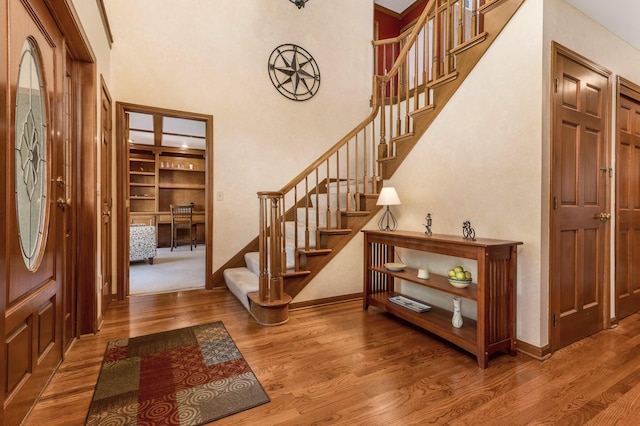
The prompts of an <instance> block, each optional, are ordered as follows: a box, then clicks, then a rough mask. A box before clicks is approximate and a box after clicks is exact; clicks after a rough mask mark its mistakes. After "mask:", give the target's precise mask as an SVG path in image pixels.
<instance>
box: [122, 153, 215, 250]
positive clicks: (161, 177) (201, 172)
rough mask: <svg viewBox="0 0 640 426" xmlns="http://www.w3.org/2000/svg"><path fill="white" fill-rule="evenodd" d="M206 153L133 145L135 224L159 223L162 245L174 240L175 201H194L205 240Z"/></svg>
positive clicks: (131, 194) (200, 239)
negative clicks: (172, 231)
mask: <svg viewBox="0 0 640 426" xmlns="http://www.w3.org/2000/svg"><path fill="white" fill-rule="evenodd" d="M205 168H206V166H205V153H204V151H203V150H198V149H181V148H171V147H159V146H149V145H139V144H131V145H130V149H129V207H130V211H129V212H130V220H131V223H143V224H147V225H149V224H151V225H155V226H156V228H157V237H158V239H157V241H158V246H159V247H162V246H169V245H170V241H171V230H170V224H171V214H170V209H169V206H170V205H171V204H182V203H194V212H195V214H194V221H195V222H196V224H197V225H196V227H197V241H198V242H199V243H204V217H205V214H204V211H205V191H206V189H205V188H206V186H205V182H206V180H205V179H206V172H205Z"/></svg>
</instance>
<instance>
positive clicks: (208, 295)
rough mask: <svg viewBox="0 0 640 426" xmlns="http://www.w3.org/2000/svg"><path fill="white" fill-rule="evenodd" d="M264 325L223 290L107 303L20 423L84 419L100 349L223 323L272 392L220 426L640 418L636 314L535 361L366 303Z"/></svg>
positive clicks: (626, 421)
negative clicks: (476, 353)
mask: <svg viewBox="0 0 640 426" xmlns="http://www.w3.org/2000/svg"><path fill="white" fill-rule="evenodd" d="M290 316H291V319H290V321H289V322H288V323H287V324H285V325H283V326H278V327H261V326H259V325H257V324H256V323H255V321H254V320H253V319H252V318H251V317H250V315H249V314H248V312H247V311H246V310H245V309H244V308H243V307H242V306H241V305H240V303H239V302H238V301H237V300H236V299H235V298H234V297H233V296H232V295H231V294H230V293H228V292H227V291H226V290H213V291H208V290H195V291H186V292H181V293H172V294H161V295H150V296H137V297H132V298H130V299H128V300H124V301H119V302H115V303H112V304H111V306H110V308H109V310H108V311H107V313H106V316H105V323H104V325H103V327H102V330H101V331H100V332H99V333H98V334H96V335H92V336H83V337H82V338H80V339H79V340H78V341H76V342H75V343H74V345H73V346H72V348H71V349H70V351H69V352H68V354H67V356H66V359H65V361H64V362H63V364H62V365H61V366H60V368H59V370H58V372H57V373H56V374H55V376H54V378H53V379H52V381H51V383H50V384H49V386H48V387H47V388H46V389H45V391H44V393H43V394H42V396H41V398H40V401H39V402H38V403H37V404H36V406H35V407H34V409H33V411H32V412H31V414H30V415H29V417H28V418H27V419H26V420H25V422H24V424H25V425H47V426H54V425H65V426H69V425H82V424H83V423H84V418H85V416H86V413H87V410H88V407H89V403H90V401H91V397H92V395H93V389H94V386H95V383H96V380H97V376H98V372H99V369H100V365H101V362H102V356H103V354H104V350H105V346H106V344H107V342H108V341H110V340H114V339H117V338H122V337H133V336H140V335H144V334H149V333H155V332H159V331H163V330H169V329H175V328H180V327H186V326H189V325H193V324H200V323H205V322H210V321H217V320H221V321H223V322H224V324H225V326H226V327H227V329H228V331H229V333H230V334H231V337H232V338H233V340H234V341H235V342H236V345H237V346H238V348H239V349H240V351H241V352H242V354H243V355H244V357H245V358H246V360H247V361H248V362H249V365H250V366H251V367H252V369H253V371H254V372H255V374H256V376H257V377H258V379H259V380H260V382H261V383H262V385H263V386H264V388H265V390H266V391H267V393H268V394H269V397H270V398H271V402H270V403H268V404H265V405H262V406H259V407H257V408H254V409H251V410H248V411H244V412H242V413H238V414H235V415H233V416H230V417H227V418H224V419H222V420H219V421H218V422H216V423H215V424H216V425H321V424H327V425H424V424H438V425H441V424H447V425H468V424H473V425H509V426H512V425H530V424H531V425H533V424H548V425H581V424H590V425H611V424H617V425H637V424H638V422H639V419H640V315H639V314H635V315H632V316H631V317H628V318H626V319H624V320H622V321H621V322H620V325H619V326H618V327H617V328H615V329H612V330H606V331H603V332H600V333H598V334H597V335H595V336H592V337H589V338H587V339H584V340H582V341H580V342H578V343H576V344H574V345H572V346H570V347H567V348H565V349H563V350H560V351H558V352H556V353H555V354H554V355H553V356H552V357H551V358H550V359H548V360H545V361H538V360H535V359H532V358H529V357H527V356H526V355H522V354H518V355H517V356H515V357H512V356H510V355H507V354H504V355H499V356H497V357H494V358H492V359H491V361H490V362H489V368H488V369H486V370H482V369H480V368H478V365H477V363H476V360H475V358H474V357H473V356H471V355H469V354H467V353H466V352H464V351H462V350H460V349H457V348H456V347H455V346H452V345H450V344H448V343H446V342H444V341H441V340H439V339H437V338H435V337H433V336H432V335H430V334H428V333H426V332H423V331H421V330H419V329H417V328H415V327H413V326H411V325H408V324H407V323H404V322H402V321H400V320H397V319H395V318H393V317H390V316H387V315H386V314H384V313H381V312H380V311H378V310H376V309H374V308H370V309H369V311H363V310H362V304H361V302H360V301H352V302H345V303H340V304H334V305H328V306H324V307H317V308H308V309H301V310H296V311H292V312H291V315H290Z"/></svg>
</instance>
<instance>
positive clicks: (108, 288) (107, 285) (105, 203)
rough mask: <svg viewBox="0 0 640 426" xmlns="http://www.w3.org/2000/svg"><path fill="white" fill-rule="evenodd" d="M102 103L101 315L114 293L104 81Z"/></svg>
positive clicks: (108, 126)
mask: <svg viewBox="0 0 640 426" xmlns="http://www.w3.org/2000/svg"><path fill="white" fill-rule="evenodd" d="M101 104H102V112H101V117H102V144H101V157H100V160H101V161H100V165H101V168H102V170H101V187H102V188H101V193H100V196H101V198H102V240H101V247H100V252H101V260H102V262H101V263H102V307H101V317H102V316H103V315H104V313H105V312H106V310H107V307H108V306H109V303H111V298H112V295H113V284H112V279H111V277H112V275H113V274H112V272H111V271H112V264H111V207H112V204H113V202H112V201H113V198H112V192H111V186H112V185H111V179H112V177H113V174H112V154H111V149H112V142H111V141H112V139H111V137H112V136H111V134H112V131H111V129H112V126H111V122H112V120H111V112H112V111H111V96H110V95H109V92H108V91H107V88H106V86H105V84H104V82H103V84H102V91H101Z"/></svg>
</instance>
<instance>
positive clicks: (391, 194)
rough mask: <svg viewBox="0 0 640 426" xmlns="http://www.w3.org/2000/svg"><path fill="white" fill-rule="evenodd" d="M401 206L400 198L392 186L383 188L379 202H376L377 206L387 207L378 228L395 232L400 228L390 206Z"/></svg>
mask: <svg viewBox="0 0 640 426" xmlns="http://www.w3.org/2000/svg"><path fill="white" fill-rule="evenodd" d="M400 204H401V203H400V198H399V197H398V193H397V192H396V189H395V188H393V187H390V186H389V187H385V188H382V191H380V195H379V196H378V201H376V205H377V206H386V207H387V209H386V210H385V211H384V213H383V214H382V216H381V217H380V220H379V221H378V228H379V229H380V230H381V231H395V230H396V228H398V221H397V220H396V218H395V216H394V215H393V213H391V210H390V209H389V206H398V205H400Z"/></svg>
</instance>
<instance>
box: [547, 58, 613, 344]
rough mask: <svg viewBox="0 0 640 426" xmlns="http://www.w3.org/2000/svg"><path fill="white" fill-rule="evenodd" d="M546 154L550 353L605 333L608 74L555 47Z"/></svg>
mask: <svg viewBox="0 0 640 426" xmlns="http://www.w3.org/2000/svg"><path fill="white" fill-rule="evenodd" d="M555 47H556V49H554V52H555V54H554V77H555V84H554V86H555V87H554V89H555V90H554V92H555V93H554V94H553V114H554V117H553V120H552V126H553V134H552V144H551V145H552V146H551V197H552V199H551V202H552V206H551V209H552V210H551V241H550V244H551V246H550V248H551V259H550V266H551V273H550V307H551V312H550V314H551V318H550V322H551V324H550V326H551V350H552V351H554V350H557V349H559V348H561V347H563V346H566V345H568V344H570V343H573V342H575V341H577V340H580V339H582V338H584V337H586V336H588V335H590V334H592V333H595V332H597V331H600V330H602V329H603V328H604V321H605V309H606V308H607V306H606V302H605V297H606V295H607V292H606V291H605V289H606V288H607V284H606V280H607V274H606V271H607V263H606V262H607V253H608V238H606V234H607V230H608V226H609V223H610V222H609V221H608V220H607V214H608V213H607V212H608V210H607V209H608V203H607V197H606V190H607V186H608V185H607V180H608V179H609V172H608V171H609V169H608V167H607V163H606V153H607V140H608V137H607V128H608V114H609V113H608V108H607V105H608V99H609V90H610V89H609V83H608V74H607V73H606V72H605V71H604V70H601V69H599V68H598V67H597V66H595V65H593V64H590V63H589V62H588V61H587V60H586V59H583V58H581V57H579V56H578V55H575V54H572V53H571V52H568V51H565V50H564V49H560V48H559V47H558V46H555Z"/></svg>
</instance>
